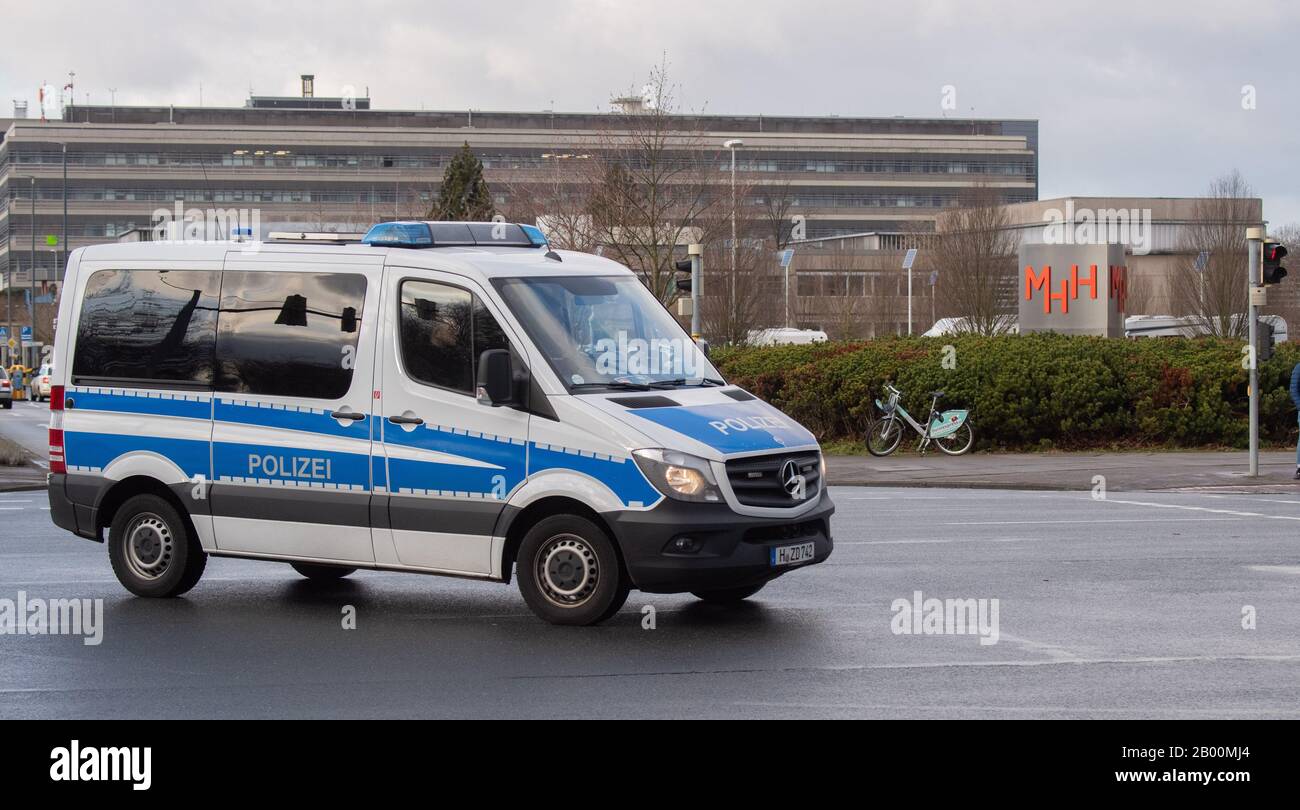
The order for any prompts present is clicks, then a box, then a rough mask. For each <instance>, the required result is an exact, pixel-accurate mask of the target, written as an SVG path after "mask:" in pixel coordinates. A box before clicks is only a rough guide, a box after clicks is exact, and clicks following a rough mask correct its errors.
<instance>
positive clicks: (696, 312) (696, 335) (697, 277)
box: [686, 244, 704, 340]
mask: <svg viewBox="0 0 1300 810" xmlns="http://www.w3.org/2000/svg"><path fill="white" fill-rule="evenodd" d="M686 253H687V255H689V256H690V257H691V339H692V340H699V339H700V301H701V299H702V298H703V290H701V289H700V288H701V287H703V286H704V256H703V253H704V245H699V244H691V245H687V246H686Z"/></svg>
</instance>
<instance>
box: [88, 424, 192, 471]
mask: <svg viewBox="0 0 1300 810" xmlns="http://www.w3.org/2000/svg"><path fill="white" fill-rule="evenodd" d="M63 453H64V457H65V459H66V461H67V464H68V466H69V467H90V468H93V469H97V470H102V469H104V468H105V467H107V466H108V465H109V464H112V463H113V462H114V461H116V460H117V459H119V458H121V457H122V456H125V455H127V454H138V453H154V454H156V455H159V456H162V457H163V458H165V459H168V460H169V461H171V462H172V463H173V464H175V465H176V466H177V467H179V468H180V469H181V471H182V472H184V473H185V475H186V476H188V477H190V478H193V477H195V476H197V475H202V476H203V477H204V478H207V477H208V464H209V456H208V442H206V441H203V440H201V439H164V438H159V437H157V436H123V435H120V434H116V433H78V432H71V431H70V432H66V433H64V434H63Z"/></svg>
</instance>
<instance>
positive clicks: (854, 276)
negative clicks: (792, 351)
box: [821, 247, 869, 340]
mask: <svg viewBox="0 0 1300 810" xmlns="http://www.w3.org/2000/svg"><path fill="white" fill-rule="evenodd" d="M863 264H864V263H863V259H862V257H861V256H859V255H857V254H856V253H854V252H853V251H851V250H848V249H846V248H843V247H841V248H839V249H837V250H833V251H832V252H831V253H830V254H829V255H828V256H827V257H826V265H827V268H828V269H829V270H830V271H831V274H830V276H829V280H830V285H829V287H830V288H829V289H827V288H826V286H825V282H826V281H827V280H828V279H826V278H824V279H823V284H824V286H823V288H822V290H821V292H822V294H823V295H825V296H826V297H825V310H826V333H827V335H828V336H829V337H830V338H831V339H832V340H856V339H858V338H862V337H866V335H867V332H868V331H869V328H868V325H867V322H866V320H867V315H868V312H867V310H868V307H867V301H868V299H867V297H866V290H865V284H866V278H865V276H864V274H863Z"/></svg>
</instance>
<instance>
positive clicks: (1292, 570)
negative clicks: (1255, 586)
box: [1246, 565, 1300, 576]
mask: <svg viewBox="0 0 1300 810" xmlns="http://www.w3.org/2000/svg"><path fill="white" fill-rule="evenodd" d="M1246 568H1247V569H1248V570H1250V571H1259V572H1261V573H1265V574H1295V575H1297V576H1300V565H1248V566H1246Z"/></svg>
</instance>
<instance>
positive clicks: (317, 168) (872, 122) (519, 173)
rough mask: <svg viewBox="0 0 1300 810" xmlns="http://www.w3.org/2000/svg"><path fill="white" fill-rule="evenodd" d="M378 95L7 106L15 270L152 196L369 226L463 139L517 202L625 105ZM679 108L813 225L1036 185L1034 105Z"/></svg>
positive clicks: (929, 214)
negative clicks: (405, 100)
mask: <svg viewBox="0 0 1300 810" xmlns="http://www.w3.org/2000/svg"><path fill="white" fill-rule="evenodd" d="M359 101H364V103H359ZM369 106H370V105H369V102H368V100H351V101H349V100H345V99H322V98H304V99H286V98H276V99H260V100H259V99H256V98H255V99H250V101H249V104H248V105H247V106H245V107H241V108H173V107H100V106H90V107H69V108H67V110H66V111H65V115H64V120H61V121H48V122H41V121H38V120H35V119H9V120H8V121H7V126H6V122H3V121H0V127H4V129H3V140H2V141H0V267H2V268H3V269H4V281H3V284H4V285H5V287H15V288H22V289H26V288H30V287H35V288H37V289H38V290H39V289H41V288H42V284H44V285H46V287H48V285H49V284H51V283H56V282H57V280H58V278H59V276H60V274H61V269H60V268H61V267H62V264H63V261H64V259H65V256H66V252H67V250H70V249H73V250H75V249H76V248H78V247H82V246H85V245H90V244H95V243H98V242H106V241H113V240H115V239H117V238H118V237H119V236H120V235H121V234H123V233H125V232H128V231H131V230H133V229H137V228H142V227H148V226H150V225H151V224H153V221H154V219H155V216H154V215H155V212H156V211H158V210H159V209H167V210H171V209H174V208H175V207H176V206H178V205H179V206H181V207H182V208H183V209H191V208H197V209H223V210H232V209H233V210H236V211H245V212H251V211H256V212H257V215H258V221H259V223H260V227H261V230H262V232H263V233H265V232H266V231H268V230H271V229H284V228H287V227H291V226H302V227H309V228H322V229H327V230H358V229H360V230H364V228H365V227H367V226H368V225H369V224H372V223H374V222H377V221H381V220H384V219H392V218H395V217H396V218H404V217H419V216H423V215H424V214H425V212H426V211H427V209H428V206H429V202H430V200H431V199H432V197H433V196H434V195H435V194H436V192H437V188H438V185H439V182H440V180H441V178H442V173H443V171H444V169H445V168H446V165H447V163H448V162H449V161H450V159H451V157H452V154H453V153H454V151H455V150H456V149H458V148H459V147H460V146H461V145H462V144H463V143H468V144H469V145H470V147H471V148H472V149H473V150H474V151H475V153H476V154H477V155H478V156H479V157H480V159H482V161H483V163H484V166H485V169H486V177H487V180H488V183H489V186H490V187H491V188H492V189H493V193H494V196H495V197H496V202H497V205H498V208H500V209H502V210H509V204H510V200H509V196H510V189H513V188H525V187H527V185H528V184H529V183H530V182H534V181H536V182H542V181H544V180H547V179H549V178H550V177H553V176H554V174H555V170H556V168H557V167H558V168H559V169H560V170H561V171H563V170H564V168H565V167H566V166H568V165H574V164H576V161H574V160H572V158H576V157H581V156H583V155H584V154H585V153H587V152H589V151H590V149H591V148H592V143H593V136H594V135H595V134H596V133H598V132H600V131H602V130H604V129H608V128H611V127H615V126H617V122H618V120H619V118H618V116H617V115H611V114H597V113H559V112H550V111H542V112H480V111H473V110H467V111H461V112H416V111H385V110H372V109H369ZM331 107H333V109H331ZM673 120H674V122H678V123H680V126H681V128H682V130H683V131H691V132H693V133H695V134H696V135H697V136H698V137H697V138H695V139H694V140H693V141H692V147H691V148H694V149H704V150H709V151H710V153H711V154H713V153H716V154H717V156H718V159H717V166H716V169H717V175H716V179H717V182H718V183H726V182H729V180H730V169H731V167H730V155H729V153H727V152H726V150H724V149H723V148H722V143H723V142H724V141H727V140H733V139H735V140H741V141H743V143H744V145H743V146H741V147H738V148H737V149H736V159H737V174H738V176H739V178H740V181H741V182H744V183H746V184H752V185H754V186H757V187H763V186H780V187H781V188H782V189H783V193H785V194H786V195H787V198H788V200H789V209H788V210H789V213H790V216H792V217H793V216H801V217H803V220H804V222H805V223H806V235H807V236H810V237H815V236H829V235H835V234H841V233H854V232H862V231H867V230H887V231H898V230H904V229H906V228H908V227H911V226H912V224H915V223H926V222H933V219H934V217H935V216H936V215H937V214H938V212H940V211H942V209H943V208H944V207H949V206H952V205H955V204H956V201H957V197H958V195H959V194H960V193H961V191H962V190H963V189H964V188H968V187H970V186H973V185H975V184H987V185H991V186H996V187H998V188H999V189H1000V190H1002V191H1003V193H1004V194H1005V195H1006V197H1007V199H1010V200H1024V201H1029V200H1035V199H1037V196H1038V125H1037V122H1036V121H1001V120H956V119H907V118H840V117H821V118H809V117H767V116H706V117H697V116H675V117H674V118H673ZM65 149H66V152H65ZM566 161H567V163H566ZM65 163H66V177H67V180H66V183H65V180H64V175H65ZM709 165H710V166H712V163H710V164H709ZM33 199H34V202H35V210H34V213H33V209H32V203H33ZM65 204H66V212H67V213H66V228H67V240H66V243H65V242H64V240H63V234H64V227H65V216H64V211H65ZM33 236H34V237H35V250H33V245H32V238H33ZM33 267H34V268H35V274H34V275H33V274H32V268H33ZM0 317H3V314H2V313H0Z"/></svg>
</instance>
